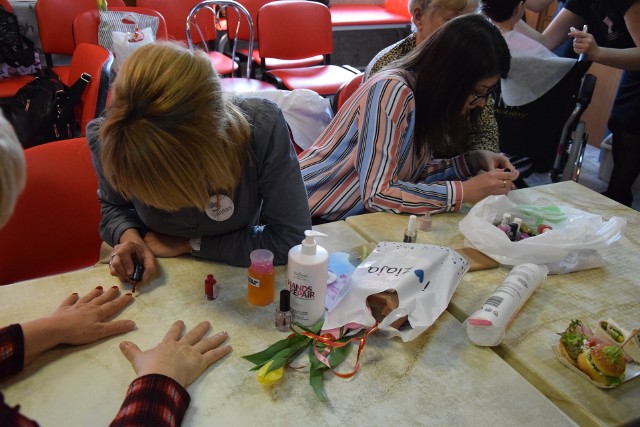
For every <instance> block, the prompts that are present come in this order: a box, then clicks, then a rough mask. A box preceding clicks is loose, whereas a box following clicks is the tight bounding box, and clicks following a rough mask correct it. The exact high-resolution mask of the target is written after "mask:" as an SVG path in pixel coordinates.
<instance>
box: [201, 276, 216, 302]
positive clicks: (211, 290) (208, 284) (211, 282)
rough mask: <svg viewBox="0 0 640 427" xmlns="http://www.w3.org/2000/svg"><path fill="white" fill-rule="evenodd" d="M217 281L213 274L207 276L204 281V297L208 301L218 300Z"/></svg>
mask: <svg viewBox="0 0 640 427" xmlns="http://www.w3.org/2000/svg"><path fill="white" fill-rule="evenodd" d="M217 284H218V281H217V280H216V278H215V277H213V274H208V275H207V278H206V279H205V281H204V295H205V298H206V299H208V300H214V299H216V298H218V285H217Z"/></svg>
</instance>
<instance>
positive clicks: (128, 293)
mask: <svg viewBox="0 0 640 427" xmlns="http://www.w3.org/2000/svg"><path fill="white" fill-rule="evenodd" d="M125 295H133V294H132V293H131V292H127V293H126V294H125Z"/></svg>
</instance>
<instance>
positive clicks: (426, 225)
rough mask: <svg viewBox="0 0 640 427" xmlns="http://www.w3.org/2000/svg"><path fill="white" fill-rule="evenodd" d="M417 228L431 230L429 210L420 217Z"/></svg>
mask: <svg viewBox="0 0 640 427" xmlns="http://www.w3.org/2000/svg"><path fill="white" fill-rule="evenodd" d="M418 228H419V229H420V231H429V230H431V212H429V211H427V212H425V213H424V215H423V216H422V217H421V218H420V221H419V224H418Z"/></svg>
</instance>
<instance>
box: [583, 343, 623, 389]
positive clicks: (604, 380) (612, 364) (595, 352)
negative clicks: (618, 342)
mask: <svg viewBox="0 0 640 427" xmlns="http://www.w3.org/2000/svg"><path fill="white" fill-rule="evenodd" d="M577 363H578V368H580V370H581V371H582V372H584V373H586V374H587V375H589V378H591V379H592V380H593V381H596V382H599V383H601V384H604V385H606V386H617V385H620V384H622V382H623V381H624V371H625V369H626V367H627V363H626V361H625V358H624V352H623V351H622V350H621V349H620V347H617V346H615V345H611V344H596V345H594V346H593V347H588V346H587V347H586V348H585V350H584V351H583V352H582V353H580V354H579V355H578V358H577Z"/></svg>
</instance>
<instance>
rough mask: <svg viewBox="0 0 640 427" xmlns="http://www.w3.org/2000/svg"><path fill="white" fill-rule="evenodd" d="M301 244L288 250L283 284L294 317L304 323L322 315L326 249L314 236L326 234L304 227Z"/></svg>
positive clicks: (327, 260)
mask: <svg viewBox="0 0 640 427" xmlns="http://www.w3.org/2000/svg"><path fill="white" fill-rule="evenodd" d="M304 235H305V236H306V237H305V239H304V240H303V241H302V244H300V245H297V246H294V247H293V248H291V250H290V251H289V259H288V262H287V285H288V286H289V291H290V292H291V310H292V311H293V317H294V321H296V322H298V323H300V324H301V325H304V326H311V325H314V324H316V323H317V322H318V321H319V320H320V319H321V318H322V317H323V316H324V306H325V299H326V295H327V279H328V276H329V253H328V252H327V250H326V249H325V248H323V247H322V246H319V245H318V244H317V243H316V239H315V237H317V236H326V234H323V233H320V232H318V231H313V230H307V231H305V232H304Z"/></svg>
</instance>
